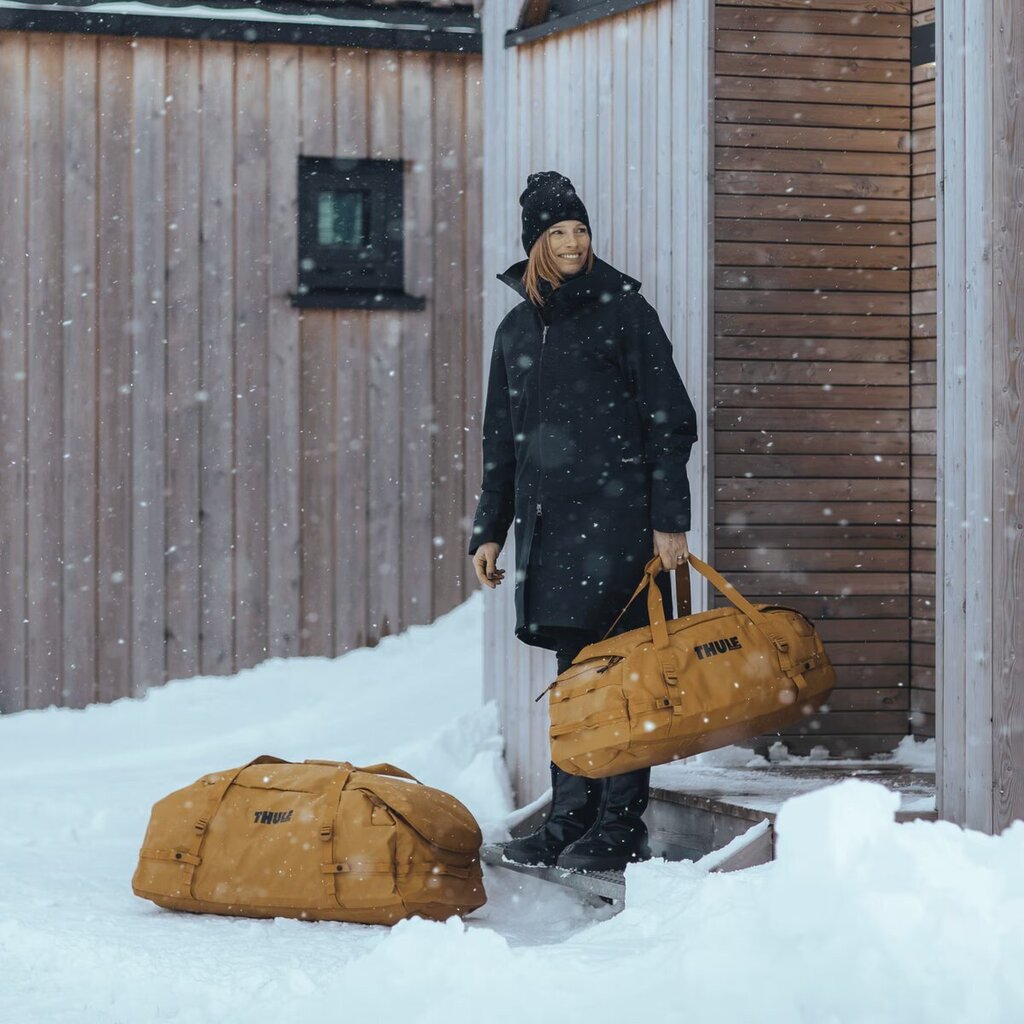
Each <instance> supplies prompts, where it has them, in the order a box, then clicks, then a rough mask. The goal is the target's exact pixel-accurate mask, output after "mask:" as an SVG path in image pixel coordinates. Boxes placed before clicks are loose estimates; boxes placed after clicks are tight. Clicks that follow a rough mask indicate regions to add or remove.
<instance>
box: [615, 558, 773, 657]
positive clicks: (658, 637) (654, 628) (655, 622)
mask: <svg viewBox="0 0 1024 1024" xmlns="http://www.w3.org/2000/svg"><path fill="white" fill-rule="evenodd" d="M687 559H688V561H689V563H690V565H692V566H693V567H694V569H696V570H697V572H699V573H700V574H701V576H703V577H704V578H705V579H706V580H707V581H708V582H709V583H710V584H711V585H712V586H713V587H714V588H715V590H717V591H718V592H719V593H720V594H721V595H722V596H723V597H725V598H726V599H727V600H728V601H730V602H731V603H732V604H733V605H735V606H736V607H737V608H738V609H739V610H740V611H741V612H743V614H744V615H746V616H747V617H748V618H749V619H750V620H751V622H753V623H754V625H755V626H757V628H758V629H759V630H761V632H762V633H763V634H764V635H765V636H766V637H767V638H768V640H769V642H770V643H771V644H772V645H773V646H774V647H776V648H777V649H778V650H780V651H785V650H786V649H787V648H788V646H789V645H788V644H787V643H786V640H785V638H784V637H781V636H779V634H778V633H776V632H775V631H774V630H773V629H772V627H771V623H770V622H769V620H768V617H767V616H766V615H765V614H764V612H761V611H758V610H757V609H756V608H755V607H754V606H753V605H752V604H751V603H750V602H749V601H748V600H747V599H746V598H745V597H744V596H743V595H742V594H741V593H740V592H739V591H738V590H737V589H736V588H735V587H734V586H733V585H732V584H731V583H730V582H729V581H728V580H727V579H726V578H725V577H724V576H722V574H721V573H719V572H718V571H717V570H715V569H712V568H711V566H710V565H708V564H707V562H703V561H701V559H699V558H698V557H697V556H696V555H695V554H693V552H692V551H691V552H690V553H689V554H688V555H687ZM661 569H662V564H661V555H655V556H654V557H653V558H652V559H651V560H650V561H649V562H648V563H647V565H646V566H644V575H643V578H642V579H641V580H640V582H639V584H637V588H636V590H634V591H633V596H632V597H631V598H630V599H629V600H628V601H627V602H626V606H625V607H624V608H623V609H622V611H621V612H619V614H618V616H617V617H616V619H615V621H614V622H613V623H612V624H611V626H610V627H609V629H608V632H607V633H605V635H604V639H606V640H607V639H608V636H609V635H610V634H611V631H612V630H613V629H614V628H615V627H616V625H618V622H619V619H621V618H622V616H623V615H625V614H626V612H627V610H628V609H629V606H630V605H631V604H632V603H633V602H634V601H635V600H636V599H637V598H638V597H639V596H640V594H641V593H642V592H643V590H644V588H645V587H646V588H648V589H647V614H648V618H649V619H650V623H651V632H652V636H653V639H654V644H655V646H656V647H658V648H661V647H668V643H669V641H668V629H667V628H666V626H665V606H664V602H663V601H662V599H661V590H660V588H659V587H658V585H657V584H656V583H655V577H656V576H657V575H658V573H659V572H660V571H661ZM676 572H677V576H676V580H677V587H678V580H679V575H678V573H679V570H678V569H677V570H676ZM687 575H688V574H687ZM676 592H677V594H678V593H679V591H678V589H677V591H676ZM688 594H689V588H688V587H687V595H688ZM687 604H689V601H687ZM662 634H663V635H662Z"/></svg>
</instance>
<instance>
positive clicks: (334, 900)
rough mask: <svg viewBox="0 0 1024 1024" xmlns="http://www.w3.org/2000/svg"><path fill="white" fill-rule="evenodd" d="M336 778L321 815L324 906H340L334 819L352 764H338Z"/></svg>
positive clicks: (328, 789) (329, 788)
mask: <svg viewBox="0 0 1024 1024" xmlns="http://www.w3.org/2000/svg"><path fill="white" fill-rule="evenodd" d="M336 767H337V769H338V770H337V771H336V772H335V774H334V778H333V779H331V781H330V783H329V785H328V786H327V789H326V790H325V791H324V809H323V814H322V815H321V817H320V838H321V840H323V844H324V848H323V853H322V855H321V857H320V871H321V877H322V878H323V882H324V903H323V905H324V907H325V908H332V907H340V906H341V905H342V904H341V901H340V900H339V899H338V889H337V886H336V885H335V884H334V876H335V875H336V874H337V873H338V872H337V870H336V868H337V865H338V863H339V860H338V858H337V857H335V856H334V820H335V818H336V817H337V816H338V805H339V804H340V803H341V794H342V792H343V791H344V789H345V787H346V786H347V785H348V781H349V779H351V778H352V772H353V768H352V765H350V764H347V763H346V764H340V765H337V766H336Z"/></svg>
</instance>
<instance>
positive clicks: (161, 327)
mask: <svg viewBox="0 0 1024 1024" xmlns="http://www.w3.org/2000/svg"><path fill="white" fill-rule="evenodd" d="M166 48H167V44H166V42H165V41H164V40H158V39H147V40H136V46H135V48H134V51H133V67H132V136H133V140H134V146H133V149H132V203H131V207H130V211H131V219H132V318H131V332H130V336H131V342H132V524H131V539H132V637H133V643H132V685H131V693H132V695H133V696H138V695H141V694H143V693H145V692H146V690H147V689H148V688H149V687H150V686H156V685H157V684H159V683H162V682H163V681H164V664H165V652H164V632H165V626H166V621H167V615H166V590H165V584H166V581H165V575H164V549H165V535H164V530H165V515H164V510H165V503H164V479H165V466H164V438H165V434H166V430H167V425H166V420H165V396H166V391H167V382H166V372H167V362H166V356H165V352H166V339H167V306H166V299H165V292H166V285H167V270H166V219H165V216H166V209H165V208H166V202H167V200H166V195H165V170H166V165H167V145H166V119H165V116H164V115H165V113H166V109H165V108H166V100H165V97H166V96H167V88H166V83H165V74H166V59H165V58H166Z"/></svg>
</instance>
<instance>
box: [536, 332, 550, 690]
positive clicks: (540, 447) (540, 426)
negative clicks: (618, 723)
mask: <svg viewBox="0 0 1024 1024" xmlns="http://www.w3.org/2000/svg"><path fill="white" fill-rule="evenodd" d="M547 340H548V325H547V324H544V325H543V329H542V330H541V332H540V364H539V365H538V367H537V405H538V407H539V413H538V420H537V454H538V455H539V456H540V473H541V484H543V483H544V441H543V439H544V400H543V398H542V397H541V382H542V379H543V374H544V343H545V342H546V341H547ZM541 490H542V491H543V487H541ZM537 515H538V516H540V515H541V503H540V499H539V498H538V499H537ZM541 696H543V694H541ZM538 699H539V698H538Z"/></svg>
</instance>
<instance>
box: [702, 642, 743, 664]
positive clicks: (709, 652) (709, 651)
mask: <svg viewBox="0 0 1024 1024" xmlns="http://www.w3.org/2000/svg"><path fill="white" fill-rule="evenodd" d="M742 646H743V644H741V643H740V641H739V637H735V636H727V637H722V639H721V640H712V641H711V643H709V644H697V646H696V647H694V649H693V650H694V652H695V653H696V655H697V660H698V661H702V660H703V659H704V658H713V657H714V656H715V655H716V654H725V652H726V651H736V650H739V648H741V647H742Z"/></svg>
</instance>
